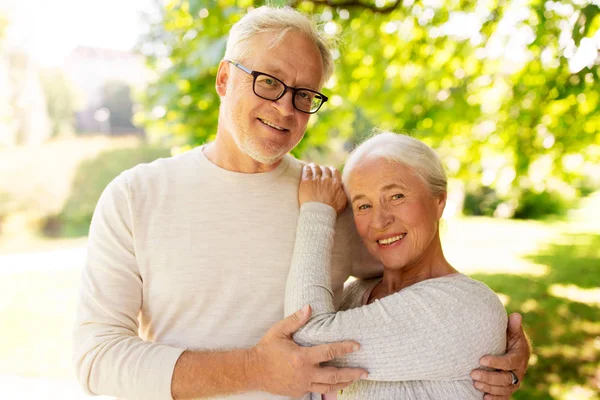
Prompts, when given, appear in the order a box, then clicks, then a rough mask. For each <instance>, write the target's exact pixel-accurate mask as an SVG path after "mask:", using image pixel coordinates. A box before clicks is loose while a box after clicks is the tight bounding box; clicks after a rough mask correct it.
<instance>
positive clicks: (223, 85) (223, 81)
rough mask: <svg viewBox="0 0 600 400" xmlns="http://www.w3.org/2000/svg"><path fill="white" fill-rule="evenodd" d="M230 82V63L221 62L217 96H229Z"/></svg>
mask: <svg viewBox="0 0 600 400" xmlns="http://www.w3.org/2000/svg"><path fill="white" fill-rule="evenodd" d="M228 80H229V62H228V61H225V60H221V62H220V63H219V70H218V71H217V80H216V82H215V87H216V89H217V94H218V95H219V96H221V97H223V96H225V94H227V81H228Z"/></svg>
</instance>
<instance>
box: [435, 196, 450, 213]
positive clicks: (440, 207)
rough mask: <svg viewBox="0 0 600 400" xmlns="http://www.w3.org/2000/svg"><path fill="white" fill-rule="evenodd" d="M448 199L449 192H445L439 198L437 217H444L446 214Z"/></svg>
mask: <svg viewBox="0 0 600 400" xmlns="http://www.w3.org/2000/svg"><path fill="white" fill-rule="evenodd" d="M446 200H448V192H443V193H442V194H440V195H439V196H438V198H437V217H438V219H440V218H442V215H444V209H445V208H446Z"/></svg>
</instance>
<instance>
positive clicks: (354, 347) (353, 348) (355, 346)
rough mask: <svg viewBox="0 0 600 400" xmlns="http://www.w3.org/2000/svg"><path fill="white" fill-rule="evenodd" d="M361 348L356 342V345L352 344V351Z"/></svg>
mask: <svg viewBox="0 0 600 400" xmlns="http://www.w3.org/2000/svg"><path fill="white" fill-rule="evenodd" d="M358 350H360V346H359V345H357V344H355V345H354V346H352V351H358Z"/></svg>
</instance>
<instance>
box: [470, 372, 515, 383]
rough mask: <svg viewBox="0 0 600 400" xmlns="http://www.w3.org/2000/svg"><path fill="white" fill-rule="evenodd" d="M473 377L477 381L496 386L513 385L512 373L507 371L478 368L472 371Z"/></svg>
mask: <svg viewBox="0 0 600 400" xmlns="http://www.w3.org/2000/svg"><path fill="white" fill-rule="evenodd" d="M471 378H473V380H475V381H479V382H482V383H486V384H488V385H494V386H512V379H513V377H512V374H511V373H510V372H505V371H486V370H483V369H476V370H474V371H473V372H471Z"/></svg>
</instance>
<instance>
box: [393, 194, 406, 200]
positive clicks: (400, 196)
mask: <svg viewBox="0 0 600 400" xmlns="http://www.w3.org/2000/svg"><path fill="white" fill-rule="evenodd" d="M402 198H404V195H403V194H402V193H396V194H395V195H393V196H392V200H400V199H402Z"/></svg>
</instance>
